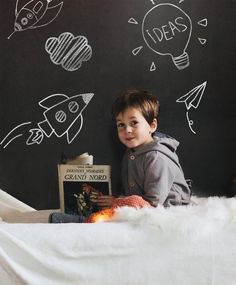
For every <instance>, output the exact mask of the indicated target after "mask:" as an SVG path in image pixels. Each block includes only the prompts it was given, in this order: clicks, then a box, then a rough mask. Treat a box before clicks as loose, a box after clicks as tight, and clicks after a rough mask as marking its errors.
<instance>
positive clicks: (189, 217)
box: [113, 197, 236, 284]
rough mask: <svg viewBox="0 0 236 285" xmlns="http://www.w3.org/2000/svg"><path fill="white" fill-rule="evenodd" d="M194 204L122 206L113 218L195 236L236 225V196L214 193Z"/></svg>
mask: <svg viewBox="0 0 236 285" xmlns="http://www.w3.org/2000/svg"><path fill="white" fill-rule="evenodd" d="M193 202H194V203H193V204H192V205H191V206H174V207H170V208H164V207H162V206H159V207H157V208H143V209H135V208H130V207H122V208H120V209H118V210H117V211H116V215H115V216H114V218H113V220H114V221H116V222H124V221H126V222H130V223H132V224H136V225H140V226H143V227H146V226H151V227H153V228H158V230H160V231H162V232H164V233H165V234H173V233H174V234H175V236H176V235H178V236H182V235H188V237H189V238H191V239H196V238H201V237H203V236H205V235H215V234H220V233H221V232H222V231H224V227H235V225H236V199H235V198H219V197H210V198H208V199H206V198H205V199H204V198H197V197H194V198H193ZM235 284H236V283H235Z"/></svg>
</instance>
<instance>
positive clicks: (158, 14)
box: [128, 0, 207, 71]
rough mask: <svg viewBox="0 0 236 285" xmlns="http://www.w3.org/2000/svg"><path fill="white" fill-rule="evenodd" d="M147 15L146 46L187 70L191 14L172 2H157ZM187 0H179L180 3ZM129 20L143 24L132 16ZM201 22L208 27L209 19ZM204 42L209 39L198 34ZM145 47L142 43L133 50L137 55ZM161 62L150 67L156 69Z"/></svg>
mask: <svg viewBox="0 0 236 285" xmlns="http://www.w3.org/2000/svg"><path fill="white" fill-rule="evenodd" d="M150 2H151V4H152V5H154V7H152V8H151V9H150V10H148V12H147V13H146V14H145V15H144V17H143V20H142V30H141V31H142V37H143V40H144V42H145V44H146V46H147V47H148V48H149V49H150V50H151V51H152V52H154V53H155V54H156V55H160V56H166V55H167V56H170V57H171V59H172V61H173V63H174V65H175V66H176V68H177V69H178V70H183V69H185V68H187V67H188V66H189V65H190V59H189V55H188V53H187V48H188V44H189V42H190V40H191V36H192V20H191V18H190V17H189V15H188V14H187V13H186V12H185V11H183V10H182V9H181V8H179V7H178V6H176V5H174V4H171V3H161V4H156V3H155V1H154V0H150ZM182 2H184V1H183V0H180V1H179V4H181V3H182ZM128 23H129V24H132V25H136V26H138V25H139V22H138V21H137V20H136V19H134V18H130V19H129V20H128ZM198 25H200V26H203V27H206V26H207V19H202V20H200V21H198ZM198 40H199V42H200V44H201V45H204V44H205V43H206V39H204V38H198ZM143 48H144V46H142V45H139V46H138V47H136V48H134V49H133V50H132V54H133V55H134V56H136V55H138V53H139V52H140V51H141V50H142V49H143ZM156 67H157V64H156V63H155V62H154V61H153V62H152V63H151V65H150V71H155V70H156V69H157V68H156Z"/></svg>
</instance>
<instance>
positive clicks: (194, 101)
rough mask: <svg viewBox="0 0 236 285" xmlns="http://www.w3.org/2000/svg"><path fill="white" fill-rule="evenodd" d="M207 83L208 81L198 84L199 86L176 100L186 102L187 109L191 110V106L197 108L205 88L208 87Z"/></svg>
mask: <svg viewBox="0 0 236 285" xmlns="http://www.w3.org/2000/svg"><path fill="white" fill-rule="evenodd" d="M206 84H207V82H206V81H205V82H204V83H202V84H200V85H198V86H197V87H195V88H193V89H192V90H191V91H189V92H188V93H187V94H185V95H184V96H182V97H180V98H179V99H177V100H176V102H178V103H185V106H186V108H187V110H189V109H190V108H191V107H193V108H195V109H197V107H198V106H199V104H200V101H201V99H202V95H203V93H204V90H205V88H206Z"/></svg>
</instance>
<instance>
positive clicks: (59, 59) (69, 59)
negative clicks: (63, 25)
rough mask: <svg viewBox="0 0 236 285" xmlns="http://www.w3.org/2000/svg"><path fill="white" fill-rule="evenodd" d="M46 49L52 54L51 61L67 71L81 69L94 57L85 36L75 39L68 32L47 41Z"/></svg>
mask: <svg viewBox="0 0 236 285" xmlns="http://www.w3.org/2000/svg"><path fill="white" fill-rule="evenodd" d="M45 49H46V51H47V52H48V53H49V54H50V59H51V61H52V62H53V63H54V64H56V65H61V66H62V67H63V68H64V69H65V70H67V71H75V70H77V69H79V68H80V67H81V66H82V63H83V62H84V61H88V60H89V59H90V58H91V56H92V48H91V46H90V45H89V44H88V40H87V39H86V38H85V37H84V36H77V37H75V36H74V35H73V34H71V33H68V32H65V33H62V34H61V35H60V36H59V37H58V38H55V37H52V38H49V39H47V41H46V44H45Z"/></svg>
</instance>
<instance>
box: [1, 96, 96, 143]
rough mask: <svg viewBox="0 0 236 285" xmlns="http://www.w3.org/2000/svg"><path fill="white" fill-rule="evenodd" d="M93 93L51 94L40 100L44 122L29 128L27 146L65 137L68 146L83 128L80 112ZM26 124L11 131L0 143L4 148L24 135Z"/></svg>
mask: <svg viewBox="0 0 236 285" xmlns="http://www.w3.org/2000/svg"><path fill="white" fill-rule="evenodd" d="M93 96H94V93H84V94H78V95H74V96H72V97H68V96H67V95H65V94H52V95H49V96H48V97H46V98H44V99H43V100H41V101H40V102H39V103H38V104H39V106H41V107H42V108H44V109H45V111H44V112H43V116H44V120H43V121H41V122H39V123H38V124H37V127H36V128H30V129H28V130H27V132H29V133H30V135H29V136H28V139H27V141H26V144H27V145H32V144H40V143H41V142H42V140H43V138H44V137H45V136H46V137H47V138H49V137H51V136H52V135H53V134H54V135H56V136H57V137H62V136H64V135H66V137H67V142H68V144H70V143H71V142H72V141H73V140H74V139H75V138H76V137H77V136H78V134H79V132H80V131H81V129H82V126H83V116H82V112H83V111H84V109H85V108H86V107H87V105H88V104H89V102H90V100H91V99H92V97H93ZM31 123H32V122H26V123H23V124H20V125H18V126H16V127H15V128H14V129H12V130H11V131H10V132H9V133H8V134H7V135H6V136H5V137H4V139H3V140H2V141H1V142H0V144H1V145H2V146H3V148H6V147H7V146H8V145H9V144H10V143H11V142H12V141H14V140H15V139H17V138H19V137H20V136H22V135H23V134H24V132H22V131H21V129H22V127H25V126H26V125H29V124H31Z"/></svg>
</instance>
